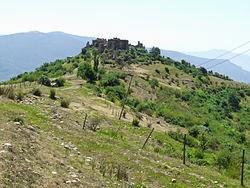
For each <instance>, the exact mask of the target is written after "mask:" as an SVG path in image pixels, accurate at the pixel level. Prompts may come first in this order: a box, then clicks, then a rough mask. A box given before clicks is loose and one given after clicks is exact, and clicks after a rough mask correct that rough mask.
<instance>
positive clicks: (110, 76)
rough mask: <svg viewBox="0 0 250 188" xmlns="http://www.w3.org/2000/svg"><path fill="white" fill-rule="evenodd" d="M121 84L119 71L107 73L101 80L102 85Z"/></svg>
mask: <svg viewBox="0 0 250 188" xmlns="http://www.w3.org/2000/svg"><path fill="white" fill-rule="evenodd" d="M116 85H120V81H119V75H118V74H117V73H106V74H105V75H104V76H103V77H102V80H101V86H104V87H107V86H116Z"/></svg>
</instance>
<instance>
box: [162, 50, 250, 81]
mask: <svg viewBox="0 0 250 188" xmlns="http://www.w3.org/2000/svg"><path fill="white" fill-rule="evenodd" d="M162 54H163V55H164V56H166V57H170V58H172V59H174V60H176V61H181V60H182V59H183V60H185V61H187V62H189V63H191V64H193V65H199V64H201V63H204V62H207V61H209V60H210V59H213V58H214V57H217V56H218V55H221V54H222V53H217V55H214V56H213V55H211V56H209V57H207V58H206V57H205V56H204V57H203V56H202V55H201V54H200V55H199V53H194V54H195V55H197V56H193V55H187V54H183V53H180V52H175V51H167V50H162ZM234 55H235V54H234ZM234 55H231V56H228V57H232V56H234ZM244 58H245V60H243V59H244ZM238 59H240V60H239V61H238V60H237V58H236V60H237V63H232V62H231V61H229V60H228V61H226V62H224V63H223V64H220V63H221V62H223V61H225V60H226V57H225V59H216V60H214V61H211V62H209V63H206V64H204V65H203V66H204V67H205V68H208V67H211V66H214V65H217V64H220V65H218V66H215V67H213V68H211V70H213V71H214V72H218V73H220V74H224V75H227V76H229V77H230V78H232V79H234V80H236V81H239V82H244V83H250V72H249V71H247V70H245V69H243V68H241V66H240V63H239V62H241V63H242V64H247V61H246V56H243V57H239V58H238ZM234 61H235V60H234ZM237 64H238V65H237ZM242 64H241V65H242Z"/></svg>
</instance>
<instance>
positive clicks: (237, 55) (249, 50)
mask: <svg viewBox="0 0 250 188" xmlns="http://www.w3.org/2000/svg"><path fill="white" fill-rule="evenodd" d="M247 52H250V49H248V50H246V51H244V52H242V53H240V54H236V55H234V56H233V57H231V58H229V59H225V60H223V61H221V62H220V63H217V64H215V65H212V66H210V67H207V69H211V68H213V67H216V66H218V65H221V64H223V63H225V62H227V61H230V60H231V59H234V58H236V57H239V56H241V55H243V54H245V53H247Z"/></svg>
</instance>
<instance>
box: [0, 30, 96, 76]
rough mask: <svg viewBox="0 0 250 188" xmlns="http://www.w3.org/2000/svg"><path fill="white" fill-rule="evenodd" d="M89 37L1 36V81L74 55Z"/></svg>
mask: <svg viewBox="0 0 250 188" xmlns="http://www.w3.org/2000/svg"><path fill="white" fill-rule="evenodd" d="M90 40H92V38H90V37H80V36H74V35H70V34H66V33H62V32H52V33H41V32H29V33H17V34H12V35H2V36H0V67H1V68H0V81H1V80H7V79H9V78H10V77H13V76H14V75H17V74H20V73H22V72H26V71H33V70H34V69H35V68H37V67H39V66H41V65H42V64H43V63H44V62H52V61H55V60H56V59H62V58H66V57H68V56H72V55H76V54H77V53H78V52H79V51H80V50H81V48H82V45H83V44H86V42H87V41H90Z"/></svg>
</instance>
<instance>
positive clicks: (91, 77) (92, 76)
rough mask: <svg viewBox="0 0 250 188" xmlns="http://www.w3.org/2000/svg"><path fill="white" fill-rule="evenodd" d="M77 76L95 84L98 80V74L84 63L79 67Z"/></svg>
mask: <svg viewBox="0 0 250 188" xmlns="http://www.w3.org/2000/svg"><path fill="white" fill-rule="evenodd" d="M77 76H80V77H81V78H82V79H85V80H87V81H88V82H94V81H95V80H96V73H95V71H94V69H93V68H92V66H91V65H90V64H89V63H83V64H81V65H80V66H79V68H78V72H77Z"/></svg>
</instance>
